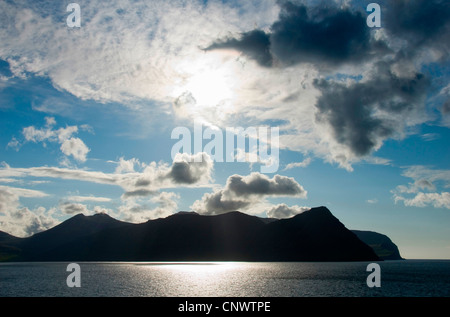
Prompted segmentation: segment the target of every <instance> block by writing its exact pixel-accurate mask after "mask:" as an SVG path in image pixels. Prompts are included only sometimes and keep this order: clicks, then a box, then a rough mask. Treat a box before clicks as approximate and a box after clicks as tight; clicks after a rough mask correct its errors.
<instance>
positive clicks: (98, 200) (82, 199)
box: [67, 196, 111, 202]
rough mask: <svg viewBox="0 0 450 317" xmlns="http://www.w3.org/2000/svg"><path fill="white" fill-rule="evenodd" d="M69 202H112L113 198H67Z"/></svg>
mask: <svg viewBox="0 0 450 317" xmlns="http://www.w3.org/2000/svg"><path fill="white" fill-rule="evenodd" d="M67 200H68V201H74V202H85V201H93V202H110V201H111V198H107V197H98V196H69V197H67Z"/></svg>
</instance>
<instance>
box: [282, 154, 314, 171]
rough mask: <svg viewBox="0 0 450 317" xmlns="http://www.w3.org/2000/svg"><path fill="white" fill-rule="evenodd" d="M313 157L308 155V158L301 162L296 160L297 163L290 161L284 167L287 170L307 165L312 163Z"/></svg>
mask: <svg viewBox="0 0 450 317" xmlns="http://www.w3.org/2000/svg"><path fill="white" fill-rule="evenodd" d="M311 161H312V160H311V158H310V157H307V158H306V159H304V160H303V161H301V162H296V163H289V164H288V165H286V167H285V168H284V170H285V171H287V170H290V169H293V168H296V167H307V166H308V165H309V164H310V163H311Z"/></svg>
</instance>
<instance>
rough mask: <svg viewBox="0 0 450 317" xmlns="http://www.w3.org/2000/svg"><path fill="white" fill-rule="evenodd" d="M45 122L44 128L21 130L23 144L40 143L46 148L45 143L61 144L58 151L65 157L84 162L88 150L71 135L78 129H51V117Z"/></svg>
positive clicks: (70, 127)
mask: <svg viewBox="0 0 450 317" xmlns="http://www.w3.org/2000/svg"><path fill="white" fill-rule="evenodd" d="M45 121H46V124H45V127H44V128H40V129H38V128H36V127H34V126H29V127H26V128H23V130H22V134H23V136H24V138H25V142H34V143H38V142H42V143H43V144H44V146H46V142H54V143H59V144H61V146H60V150H61V152H62V153H63V154H64V155H66V156H67V157H69V156H72V157H73V158H74V159H76V160H77V161H79V162H85V161H86V157H87V154H88V153H89V152H90V149H89V148H88V147H87V146H86V144H85V143H84V142H83V141H82V140H81V139H80V138H77V137H73V134H75V133H78V127H77V126H67V127H65V128H59V129H53V127H54V126H55V125H56V120H55V119H54V118H53V117H46V118H45ZM12 141H13V140H11V141H10V143H11V142H12ZM16 148H17V146H16Z"/></svg>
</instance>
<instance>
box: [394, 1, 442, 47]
mask: <svg viewBox="0 0 450 317" xmlns="http://www.w3.org/2000/svg"><path fill="white" fill-rule="evenodd" d="M449 17H450V2H449V1H448V0H426V1H425V0H424V1H410V0H396V1H392V2H389V4H388V10H386V18H385V20H386V28H387V30H388V31H389V32H390V33H391V34H393V35H396V36H399V37H401V38H404V39H408V41H409V42H410V44H411V45H413V46H417V45H422V44H430V42H432V41H433V42H434V43H433V44H437V45H446V46H447V47H448V45H449V44H450V42H449V41H450V33H449V31H450V30H449V29H450V19H449ZM436 39H442V40H443V41H438V42H436Z"/></svg>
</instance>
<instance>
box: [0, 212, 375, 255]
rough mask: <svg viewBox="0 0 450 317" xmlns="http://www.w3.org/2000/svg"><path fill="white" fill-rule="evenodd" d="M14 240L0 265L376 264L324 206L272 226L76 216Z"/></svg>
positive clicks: (246, 218) (234, 217) (199, 218)
mask: <svg viewBox="0 0 450 317" xmlns="http://www.w3.org/2000/svg"><path fill="white" fill-rule="evenodd" d="M1 236H2V235H0V238H1ZM16 239H18V240H16ZM16 239H9V240H8V239H7V240H6V241H5V242H2V240H0V261H2V260H3V261H12V260H14V261H377V260H380V258H379V257H378V256H377V254H376V253H375V252H374V250H373V249H372V248H371V247H369V246H368V245H367V244H366V243H364V242H363V241H362V240H361V239H359V238H358V237H357V236H356V234H355V233H353V232H351V231H350V230H348V229H347V228H346V227H345V226H344V224H342V223H341V222H340V221H339V220H338V219H337V218H336V217H335V216H334V215H333V214H332V213H331V212H330V211H329V210H328V208H326V207H317V208H312V209H311V210H308V211H305V212H303V213H301V214H298V215H296V216H294V217H292V218H289V219H280V220H273V221H267V219H265V218H259V217H257V216H251V215H247V214H244V213H242V212H238V211H234V212H229V213H225V214H220V215H199V214H197V213H195V212H180V213H177V214H173V215H171V216H168V217H166V218H160V219H156V220H149V221H147V222H144V223H140V224H132V223H128V222H122V221H119V220H116V219H114V218H112V217H110V216H109V215H106V214H96V215H93V216H84V215H82V214H79V215H76V216H73V217H72V218H69V219H68V220H66V221H64V222H62V223H61V224H59V225H57V226H55V227H53V228H51V229H49V230H47V231H44V232H41V233H38V234H35V235H33V236H31V237H28V238H16ZM8 241H9V242H11V243H9V242H8ZM11 248H12V249H11ZM11 250H13V251H14V252H9V251H11ZM8 252H9V253H8Z"/></svg>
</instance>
